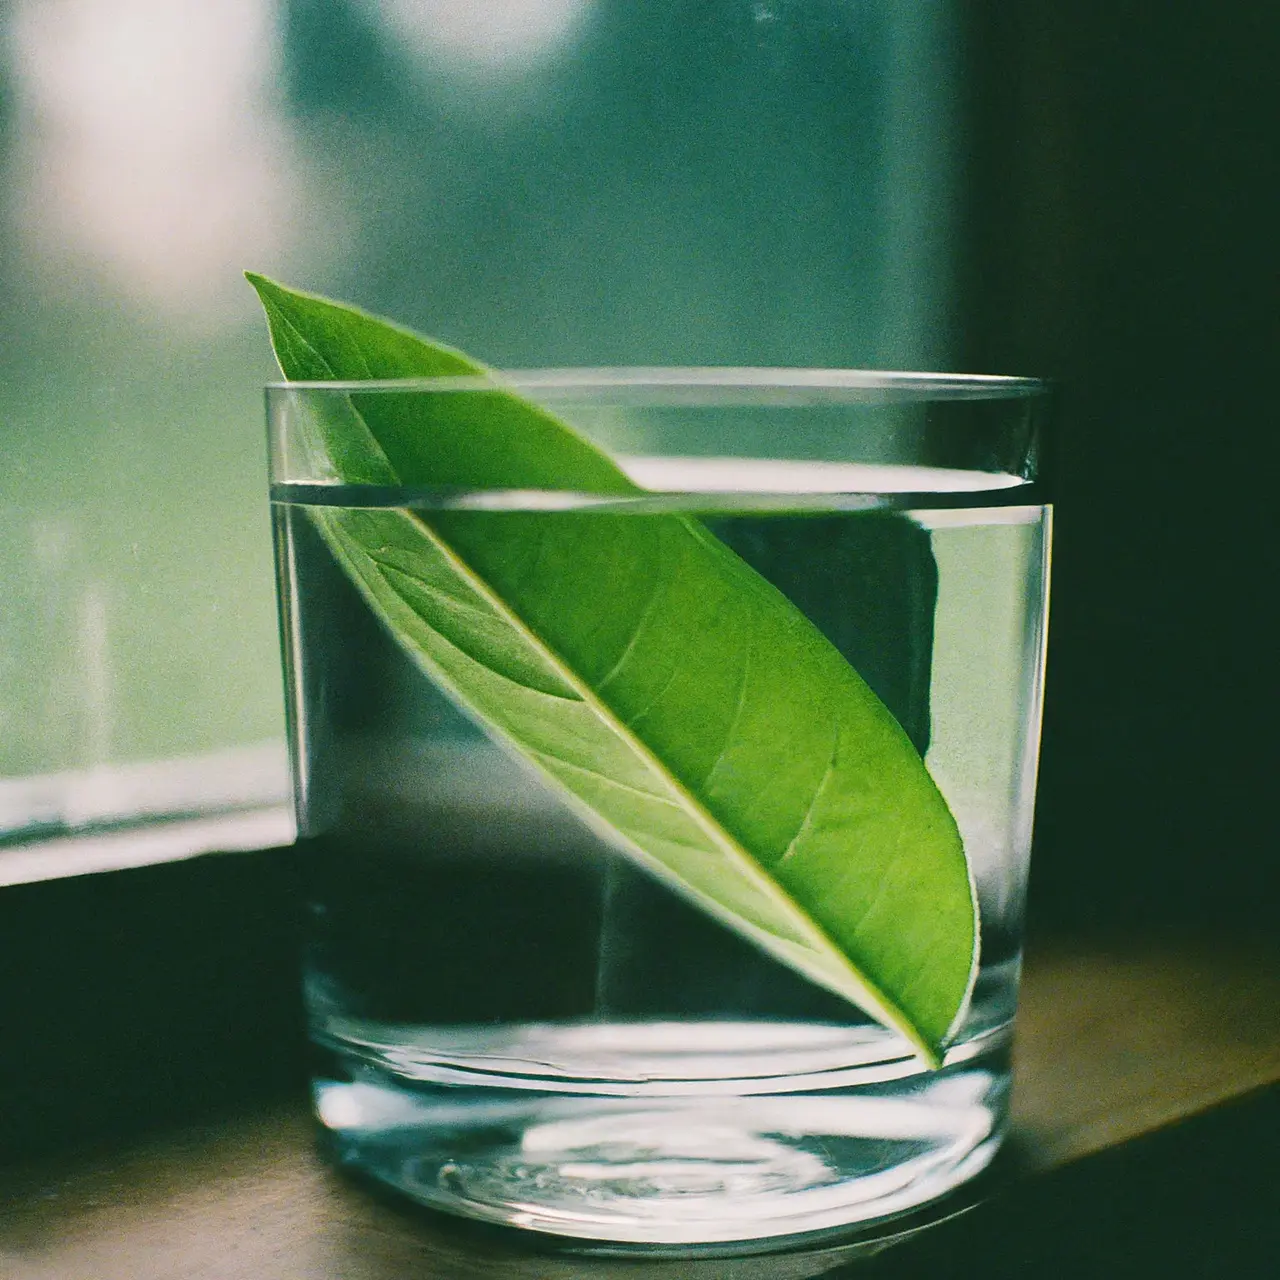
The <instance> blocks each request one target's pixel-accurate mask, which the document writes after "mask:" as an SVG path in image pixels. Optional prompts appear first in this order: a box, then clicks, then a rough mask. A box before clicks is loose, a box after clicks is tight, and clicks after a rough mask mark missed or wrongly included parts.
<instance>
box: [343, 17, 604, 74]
mask: <svg viewBox="0 0 1280 1280" xmlns="http://www.w3.org/2000/svg"><path fill="white" fill-rule="evenodd" d="M367 2H368V3H369V4H370V5H371V6H372V7H373V8H374V9H375V10H376V11H377V12H378V13H379V15H380V16H381V18H382V21H383V22H384V23H385V24H386V27H387V29H388V30H389V31H390V32H392V33H393V34H394V35H395V37H396V38H397V40H398V41H399V42H400V44H401V45H402V46H403V47H404V48H405V49H406V50H407V51H408V52H409V53H410V54H411V55H412V56H413V57H414V58H415V60H417V61H419V62H421V63H424V64H426V65H427V66H429V67H440V68H442V69H445V70H451V71H455V72H458V73H461V74H463V75H467V76H469V77H470V78H474V79H481V80H485V79H492V80H494V81H496V82H498V83H507V82H509V81H510V79H511V78H512V77H513V76H520V75H523V74H525V73H527V72H529V71H533V70H536V69H537V68H538V67H540V66H542V65H543V64H544V63H545V62H546V61H547V60H548V59H549V58H551V57H553V56H554V55H556V54H558V53H561V52H563V51H564V50H566V49H567V48H568V47H570V46H571V45H572V42H573V36H574V35H575V34H576V32H577V31H578V29H579V27H580V25H581V22H582V19H583V18H584V17H585V15H586V13H587V12H588V10H589V9H590V8H591V4H592V0H367Z"/></svg>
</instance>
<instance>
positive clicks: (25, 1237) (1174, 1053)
mask: <svg viewBox="0 0 1280 1280" xmlns="http://www.w3.org/2000/svg"><path fill="white" fill-rule="evenodd" d="M1278 960H1280V945H1277V943H1276V942H1275V941H1274V940H1267V939H1253V940H1249V939H1235V940H1233V941H1224V940H1223V939H1222V938H1221V937H1219V938H1216V939H1193V938H1168V937H1166V938H1164V939H1159V940H1148V941H1145V942H1143V941H1129V942H1125V943H1110V944H1108V943H1105V942H1097V941H1095V942H1092V943H1086V942H1081V941H1076V942H1073V943H1065V942H1060V943H1056V944H1053V945H1050V944H1045V945H1042V946H1040V947H1038V948H1037V947H1033V948H1032V949H1031V952H1030V955H1029V957H1028V963H1027V968H1026V974H1025V979H1024V993H1023V1000H1022V1008H1021V1012H1020V1015H1019V1028H1018V1035H1017V1052H1016V1085H1015V1102H1014V1113H1015V1137H1014V1142H1013V1144H1012V1145H1013V1146H1014V1148H1015V1150H1016V1151H1017V1152H1018V1155H1019V1170H1020V1171H1019V1173H1018V1174H1017V1175H1016V1177H1015V1178H1014V1179H1013V1181H1014V1182H1025V1183H1032V1184H1034V1183H1035V1182H1036V1181H1037V1180H1038V1179H1044V1178H1046V1177H1052V1176H1054V1172H1053V1171H1055V1170H1061V1169H1063V1168H1066V1167H1071V1166H1075V1165H1082V1166H1088V1165H1089V1159H1090V1157H1093V1158H1095V1159H1096V1158H1097V1153H1100V1152H1104V1151H1113V1150H1115V1149H1117V1148H1121V1149H1123V1147H1124V1145H1125V1144H1129V1143H1131V1142H1132V1140H1134V1139H1137V1138H1139V1137H1140V1136H1141V1135H1144V1134H1149V1133H1151V1132H1152V1131H1154V1130H1157V1129H1160V1128H1161V1127H1162V1126H1167V1125H1170V1124H1172V1123H1173V1122H1175V1121H1178V1120H1181V1119H1183V1118H1185V1117H1187V1116H1193V1115H1196V1114H1198V1113H1203V1112H1205V1111H1206V1109H1210V1108H1213V1107H1214V1106H1215V1105H1216V1104H1220V1103H1224V1102H1227V1101H1228V1100H1230V1099H1233V1098H1239V1097H1242V1096H1245V1095H1248V1094H1250V1093H1251V1091H1254V1094H1253V1096H1255V1097H1256V1096H1257V1094H1256V1091H1257V1090H1259V1089H1260V1088H1263V1087H1265V1086H1269V1085H1273V1084H1274V1082H1276V1081H1277V1080H1280V963H1278ZM1268 1114H1270V1113H1268ZM1245 1127H1246V1129H1247V1127H1248V1126H1245ZM1139 1145H1140V1144H1139ZM1273 1185H1274V1184H1273ZM1267 1194H1270V1192H1269V1191H1268V1192H1267ZM1277 1209H1278V1210H1280V1202H1278V1203H1277ZM1277 1217H1278V1219H1280V1213H1278V1214H1277ZM890 1256H896V1251H890V1253H889V1254H886V1255H884V1257H886V1258H887V1257H890ZM848 1261H849V1257H848V1254H847V1252H845V1251H843V1250H842V1249H841V1248H840V1247H832V1248H828V1249H825V1250H817V1251H811V1252H808V1253H801V1254H790V1255H782V1256H775V1257H756V1258H743V1259H724V1260H714V1259H700V1260H697V1261H682V1262H631V1261H627V1262H617V1261H607V1260H590V1259H573V1258H568V1257H565V1256H562V1255H554V1254H547V1253H539V1252H534V1251H531V1250H528V1249H524V1248H521V1247H519V1246H512V1245H511V1244H509V1243H508V1241H507V1238H506V1237H505V1236H503V1237H502V1238H494V1236H493V1235H492V1234H485V1233H484V1232H480V1233H478V1234H477V1233H475V1232H474V1231H472V1230H470V1229H469V1228H467V1227H466V1226H465V1225H463V1226H458V1225H455V1224H453V1223H451V1222H449V1221H447V1220H442V1219H440V1218H437V1217H435V1216H434V1215H430V1214H424V1213H420V1212H413V1211H409V1210H405V1209H404V1208H402V1207H401V1206H399V1205H397V1204H395V1203H393V1202H390V1201H388V1200H387V1199H384V1198H382V1197H379V1196H376V1195H373V1194H370V1193H369V1192H368V1191H366V1190H365V1189H364V1188H363V1187H361V1186H359V1185H357V1184H354V1183H352V1182H351V1181H349V1180H347V1179H346V1178H344V1177H342V1176H340V1175H338V1174H337V1173H335V1172H334V1171H332V1170H331V1169H330V1168H329V1167H327V1166H326V1164H325V1163H324V1161H323V1160H322V1159H321V1158H320V1157H319V1156H318V1155H317V1154H316V1151H315V1149H314V1146H313V1141H312V1133H311V1128H310V1123H309V1120H308V1116H307V1113H306V1107H305V1104H304V1102H303V1101H302V1100H301V1099H295V1100H291V1101H288V1102H284V1103H279V1104H271V1105H264V1104H258V1105H254V1106H245V1107H243V1108H241V1109H240V1110H239V1111H237V1112H235V1113H233V1114H230V1115H227V1116H224V1117H222V1118H220V1119H217V1120H208V1121H205V1122H203V1123H200V1124H196V1125H189V1126H186V1127H183V1128H180V1129H177V1130H174V1131H171V1132H166V1133H162V1134H155V1135H152V1136H151V1137H149V1138H146V1139H138V1140H135V1141H132V1142H128V1141H126V1142H122V1143H116V1144H115V1145H114V1146H111V1147H100V1148H99V1149H97V1150H90V1151H80V1152H76V1153H71V1154H65V1153H64V1154H62V1155H59V1156H56V1157H46V1158H44V1159H42V1160H37V1161H34V1162H30V1161H28V1162H26V1163H21V1164H19V1165H17V1166H14V1167H10V1168H9V1169H8V1170H6V1171H4V1172H3V1173H0V1275H3V1276H4V1277H5V1278H6V1280H388V1278H389V1277H429V1278H430V1280H470V1278H471V1277H481V1276H510V1277H529V1278H531V1280H532V1278H534V1277H536V1278H537V1280H595V1278H596V1277H602V1276H617V1275H626V1276H636V1277H640V1276H649V1275H653V1276H655V1277H657V1276H661V1277H666V1278H669V1280H678V1278H683V1277H688V1278H689V1280H731V1278H732V1280H757V1278H759V1280H765V1278H770V1280H793V1278H797V1280H798V1278H799V1277H807V1276H817V1275H823V1274H829V1273H831V1272H832V1271H834V1270H838V1269H840V1268H842V1267H844V1266H846V1264H847V1263H848ZM873 1265H879V1261H877V1262H876V1263H875V1264H873ZM893 1274H898V1272H896V1271H895V1272H894V1273H893ZM956 1274H959V1273H958V1272H957V1273H956ZM965 1274H967V1273H965ZM1011 1274H1021V1272H1020V1271H1015V1272H1013V1273H1011ZM1028 1274H1031V1273H1029V1272H1028ZM1188 1274H1189V1273H1188ZM1196 1274H1199V1273H1196ZM1214 1274H1217V1273H1216V1272H1215V1273H1214Z"/></svg>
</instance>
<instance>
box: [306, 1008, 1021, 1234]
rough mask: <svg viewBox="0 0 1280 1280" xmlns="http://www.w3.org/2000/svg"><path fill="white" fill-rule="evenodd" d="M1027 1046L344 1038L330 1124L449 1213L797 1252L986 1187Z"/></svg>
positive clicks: (361, 1033)
mask: <svg viewBox="0 0 1280 1280" xmlns="http://www.w3.org/2000/svg"><path fill="white" fill-rule="evenodd" d="M1008 1038H1009V1037H1008V1030H1007V1028H1004V1027H1001V1028H997V1029H995V1030H993V1031H989V1032H987V1033H986V1034H985V1035H983V1036H981V1037H979V1038H977V1039H974V1040H970V1041H968V1042H967V1043H965V1044H963V1045H961V1046H958V1047H956V1048H955V1049H953V1050H952V1051H951V1053H950V1054H949V1055H948V1059H947V1063H946V1065H945V1066H944V1067H943V1068H942V1069H941V1070H940V1071H926V1070H924V1069H922V1068H921V1067H920V1065H919V1064H918V1062H917V1061H916V1060H915V1059H914V1058H913V1057H911V1056H910V1054H909V1053H908V1052H907V1051H906V1049H905V1046H904V1044H903V1042H902V1041H901V1040H899V1039H898V1038H897V1037H895V1036H892V1035H890V1034H889V1033H886V1032H883V1031H880V1030H878V1029H875V1028H849V1027H839V1026H833V1025H821V1024H788V1023H762V1022H743V1023H735V1022H720V1021H709V1022H701V1023H683V1022H682V1023H676V1022H670V1023H614V1024H606V1023H581V1024H529V1025H525V1026H515V1027H512V1026H506V1027H501V1028H474V1029H467V1028H459V1027H450V1028H443V1027H437V1028H427V1027H417V1028H412V1027H405V1026H403V1025H398V1026H394V1027H393V1026H390V1025H388V1024H374V1023H367V1022H355V1021H349V1020H343V1021H338V1020H332V1021H330V1023H329V1025H328V1026H327V1027H326V1028H324V1030H323V1033H322V1034H321V1036H320V1037H319V1043H320V1045H321V1048H322V1053H323V1054H324V1057H325V1059H326V1068H327V1069H326V1070H324V1071H323V1072H322V1074H320V1075H319V1076H318V1078H317V1080H316V1085H315V1090H316V1107H317V1112H318V1114H319V1117H320V1120H321V1123H322V1124H323V1125H324V1126H325V1128H326V1129H327V1130H328V1131H329V1133H330V1135H331V1138H332V1143H333V1148H334V1150H335V1151H336V1153H337V1156H338V1158H339V1160H340V1161H342V1162H343V1163H344V1164H348V1165H350V1166H353V1167H354V1168H356V1169H358V1170H359V1171H360V1172H361V1173H363V1174H365V1175H366V1176H370V1177H372V1178H374V1179H376V1180H378V1181H380V1182H382V1183H384V1184H386V1185H389V1186H391V1187H393V1188H395V1189H396V1190H397V1191H399V1192H401V1193H403V1194H405V1195H407V1196H409V1197H410V1198H411V1199H413V1200H415V1201H417V1202H419V1203H421V1204H424V1205H427V1206H430V1207H432V1208H435V1209H440V1210H444V1211H446V1212H449V1213H453V1214H457V1215H461V1216H463V1217H467V1218H472V1219H479V1220H482V1221H486V1222H490V1223H498V1224H502V1225H506V1226H513V1227H520V1228H524V1229H527V1230H533V1231H538V1232H544V1233H547V1234H549V1235H552V1236H556V1237H560V1238H562V1242H563V1244H564V1245H565V1246H567V1247H570V1248H582V1249H584V1250H586V1251H591V1252H601V1251H606V1252H613V1251H616V1252H627V1251H629V1250H630V1249H636V1250H638V1251H642V1252H645V1253H648V1254H653V1253H655V1252H662V1253H691V1252H699V1251H703V1250H705V1249H706V1248H707V1247H708V1246H713V1247H714V1246H720V1247H721V1250H720V1251H733V1252H737V1251H753V1250H754V1249H757V1248H758V1249H765V1248H784V1247H789V1246H791V1245H794V1244H797V1243H801V1242H806V1243H807V1242H808V1239H809V1238H812V1237H814V1236H815V1235H825V1234H827V1233H834V1232H839V1231H845V1230H848V1229H849V1228H853V1227H858V1228H861V1227H864V1226H872V1225H874V1224H880V1223H887V1222H890V1221H892V1220H895V1219H898V1218H901V1217H902V1216H903V1215H907V1214H910V1213H912V1212H913V1211H915V1210H918V1209H920V1208H921V1207H922V1206H925V1205H928V1204H931V1203H933V1202H935V1201H937V1200H939V1199H941V1198H942V1197H944V1196H946V1195H947V1194H948V1193H949V1192H952V1191H953V1190H954V1189H956V1188H957V1187H959V1186H961V1185H962V1184H964V1183H965V1182H967V1181H968V1180H970V1179H971V1178H973V1177H974V1176H975V1175H976V1174H978V1173H979V1172H980V1171H981V1170H982V1169H984V1168H985V1167H986V1166H987V1165H988V1164H989V1163H990V1161H991V1159H992V1158H993V1156H994V1155H995V1153H996V1150H997V1148H998V1146H999V1143H1000V1138H1001V1134H1002V1131H1003V1128H1004V1121H1005V1117H1006V1114H1007V1104H1008V1091H1009V1068H1008Z"/></svg>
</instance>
